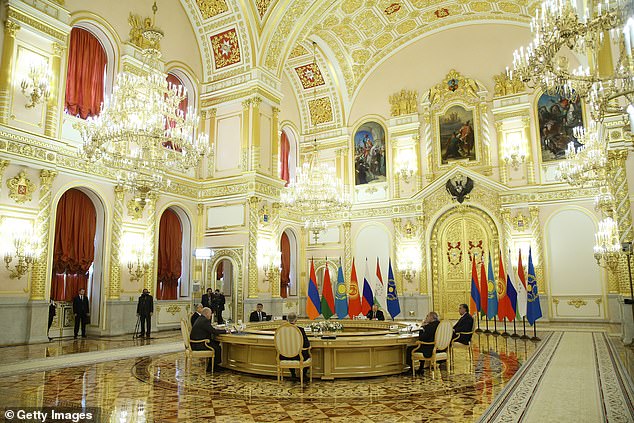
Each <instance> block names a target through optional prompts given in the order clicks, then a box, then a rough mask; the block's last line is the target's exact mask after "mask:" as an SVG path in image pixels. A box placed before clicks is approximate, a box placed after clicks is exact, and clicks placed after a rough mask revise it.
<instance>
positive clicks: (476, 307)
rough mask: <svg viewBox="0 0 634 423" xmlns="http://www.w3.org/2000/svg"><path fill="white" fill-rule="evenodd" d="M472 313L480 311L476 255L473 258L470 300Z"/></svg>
mask: <svg viewBox="0 0 634 423" xmlns="http://www.w3.org/2000/svg"><path fill="white" fill-rule="evenodd" d="M469 309H470V310H471V313H475V312H476V311H478V312H479V311H480V287H479V286H478V269H477V268H476V263H475V255H474V256H473V258H472V259H471V299H470V301H469Z"/></svg>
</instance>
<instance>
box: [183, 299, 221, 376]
mask: <svg viewBox="0 0 634 423" xmlns="http://www.w3.org/2000/svg"><path fill="white" fill-rule="evenodd" d="M201 314H202V315H201V316H200V317H199V318H198V320H196V323H194V325H193V326H192V333H191V334H190V335H189V339H191V340H192V341H202V340H205V339H206V340H207V345H209V348H213V350H214V351H215V353H216V354H215V356H214V365H215V367H216V369H218V370H220V367H218V366H220V361H221V360H222V349H221V348H220V342H218V341H217V340H216V336H218V335H221V334H223V333H227V331H225V330H224V329H216V328H214V327H213V326H212V325H211V318H212V313H211V309H210V308H209V307H204V308H203V309H202V312H201ZM191 346H192V350H194V351H205V350H207V349H208V348H207V346H206V345H205V343H204V342H193V343H192V344H191ZM207 371H208V372H209V371H211V360H210V361H209V363H208V364H207Z"/></svg>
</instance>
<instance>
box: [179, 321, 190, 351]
mask: <svg viewBox="0 0 634 423" xmlns="http://www.w3.org/2000/svg"><path fill="white" fill-rule="evenodd" d="M188 326H189V325H188V324H187V319H181V335H182V336H183V343H184V344H185V349H186V350H191V349H192V348H191V345H190V344H189V327H188Z"/></svg>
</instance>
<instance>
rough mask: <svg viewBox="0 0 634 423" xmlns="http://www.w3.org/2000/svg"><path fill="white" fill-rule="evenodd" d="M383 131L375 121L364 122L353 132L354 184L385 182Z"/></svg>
mask: <svg viewBox="0 0 634 423" xmlns="http://www.w3.org/2000/svg"><path fill="white" fill-rule="evenodd" d="M385 162H386V160H385V131H384V130H383V127H382V126H381V125H380V124H379V123H377V122H366V123H364V124H363V125H361V126H360V127H359V129H357V132H355V134H354V171H355V172H354V173H355V185H364V184H372V183H378V182H385V180H386V177H385V175H386V169H385Z"/></svg>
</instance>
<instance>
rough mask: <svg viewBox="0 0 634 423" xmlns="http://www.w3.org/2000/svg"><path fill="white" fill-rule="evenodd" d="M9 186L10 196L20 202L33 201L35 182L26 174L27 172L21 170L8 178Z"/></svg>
mask: <svg viewBox="0 0 634 423" xmlns="http://www.w3.org/2000/svg"><path fill="white" fill-rule="evenodd" d="M7 188H9V198H11V199H12V200H13V201H15V202H16V203H18V204H22V203H26V202H29V201H31V197H32V194H33V192H34V191H35V184H34V183H33V182H31V180H30V179H29V178H28V177H27V176H26V172H25V171H23V170H21V171H20V172H19V173H18V174H17V175H16V176H14V177H13V178H11V179H8V180H7Z"/></svg>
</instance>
